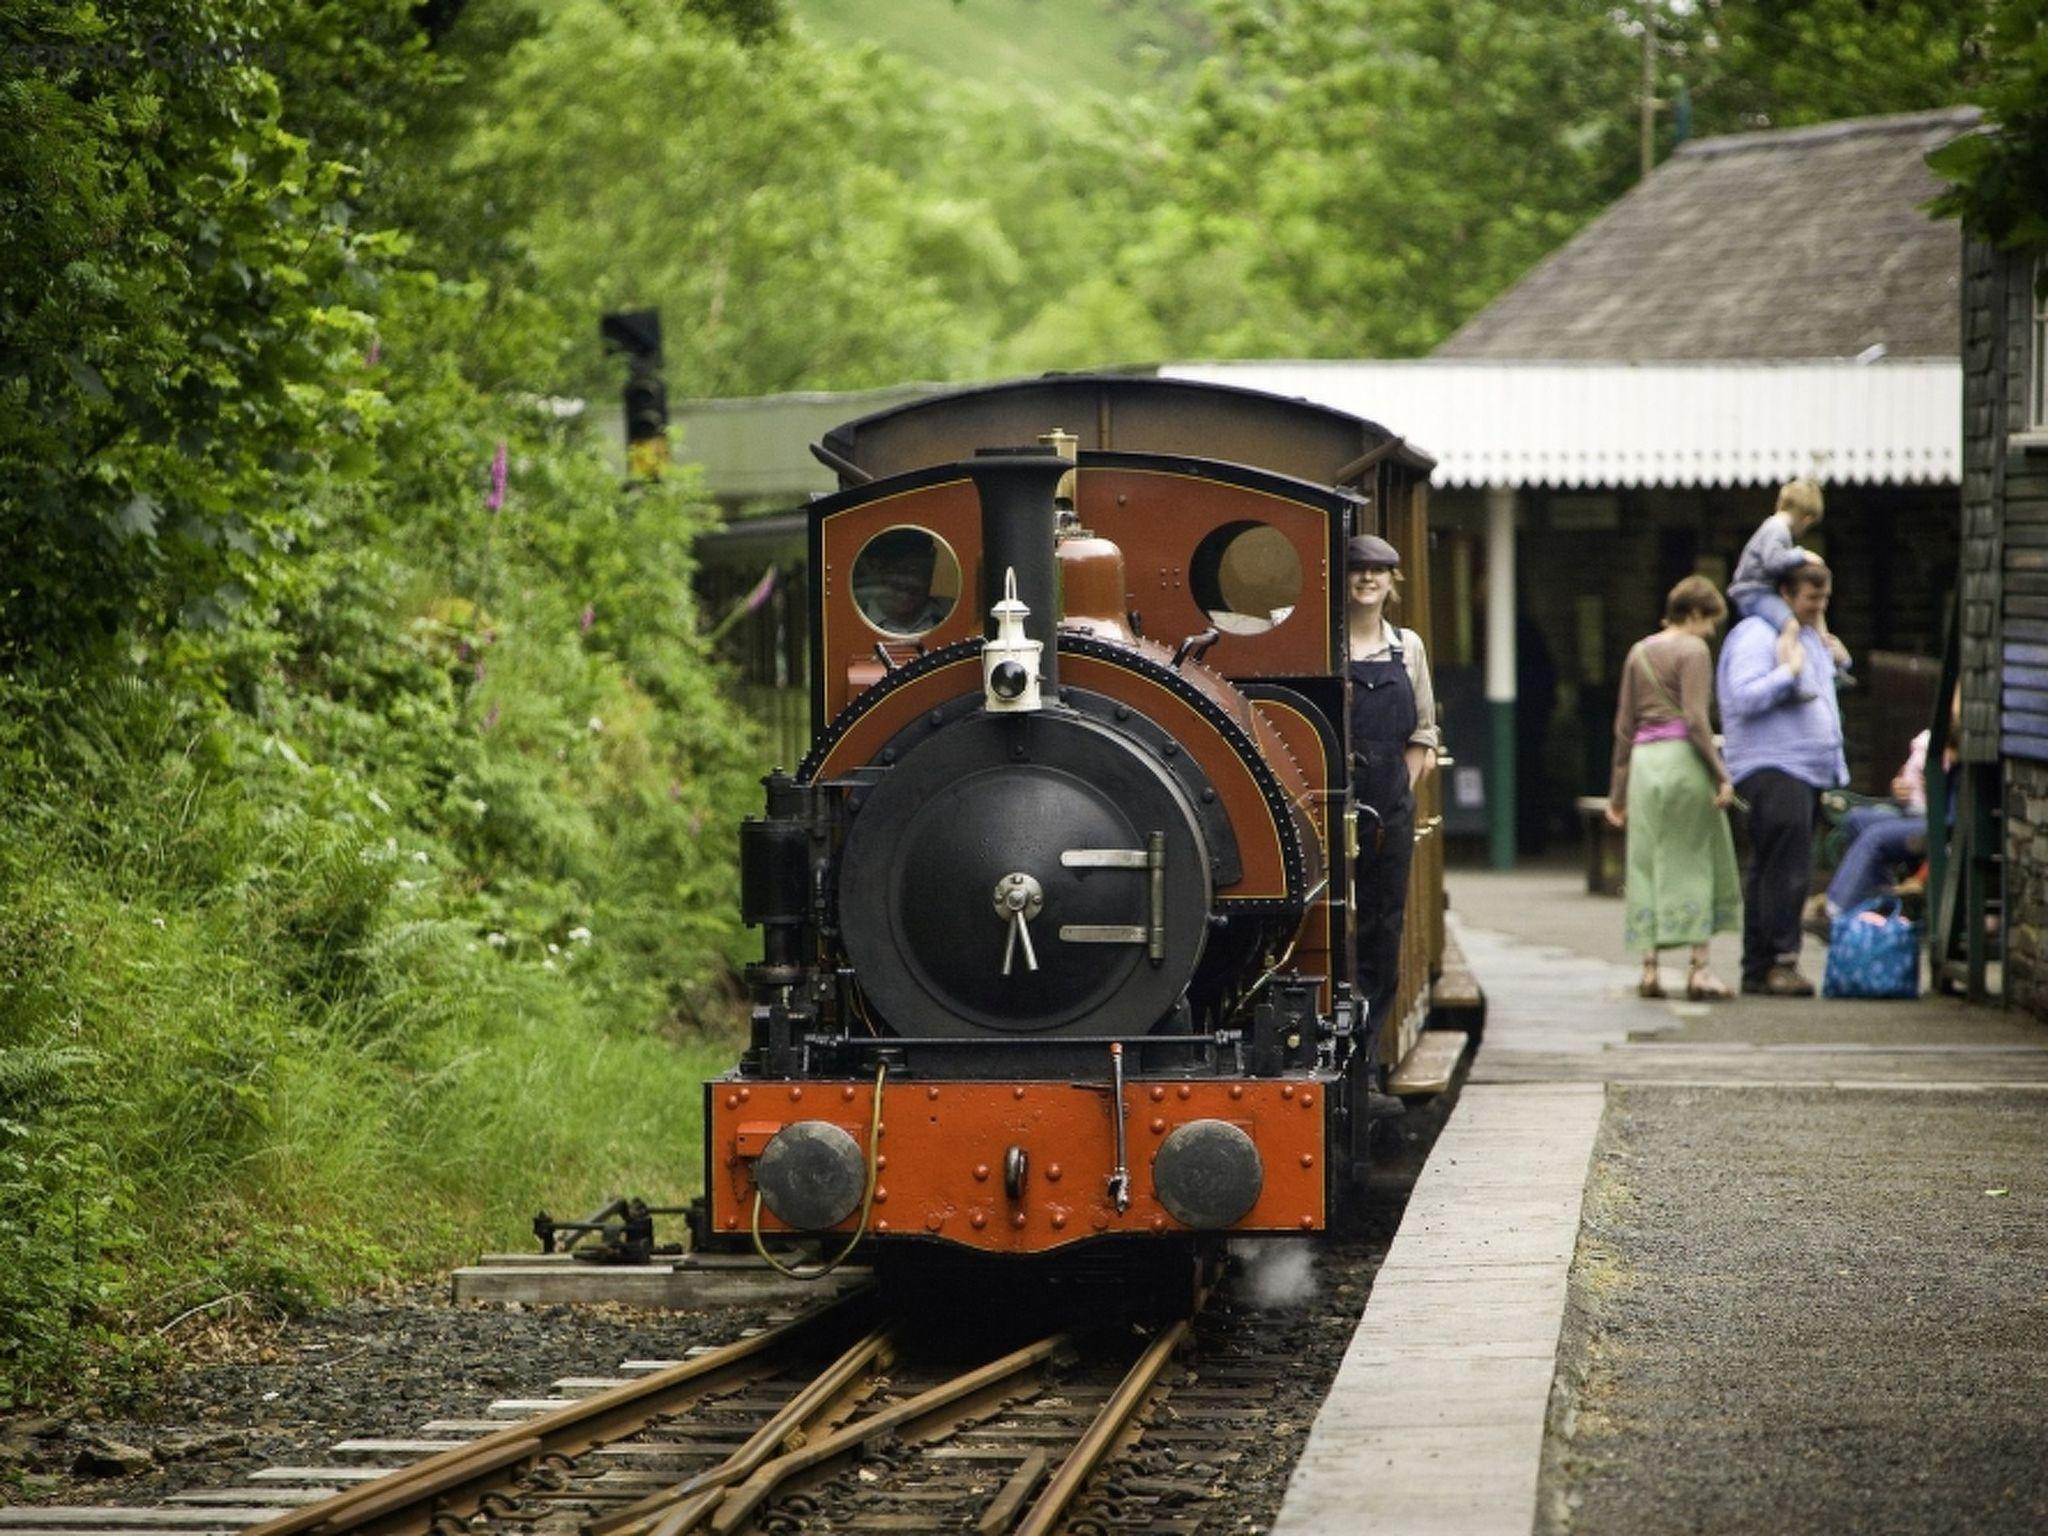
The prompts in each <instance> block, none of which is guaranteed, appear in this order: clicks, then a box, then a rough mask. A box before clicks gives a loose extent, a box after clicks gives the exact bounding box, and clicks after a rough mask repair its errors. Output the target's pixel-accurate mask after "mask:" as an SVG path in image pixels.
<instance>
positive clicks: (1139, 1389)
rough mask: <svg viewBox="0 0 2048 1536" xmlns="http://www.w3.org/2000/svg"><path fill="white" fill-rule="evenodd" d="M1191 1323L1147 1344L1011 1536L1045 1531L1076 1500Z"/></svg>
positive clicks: (1188, 1320)
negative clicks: (1075, 1497)
mask: <svg viewBox="0 0 2048 1536" xmlns="http://www.w3.org/2000/svg"><path fill="white" fill-rule="evenodd" d="M1193 1326H1194V1319H1193V1318H1191V1317H1184V1318H1182V1319H1181V1320H1180V1321H1179V1322H1177V1323H1174V1324H1173V1325H1171V1326H1170V1327H1168V1328H1165V1329H1162V1330H1161V1331H1160V1334H1159V1337H1158V1338H1156V1339H1154V1340H1153V1341H1152V1342H1151V1343H1150V1344H1148V1345H1147V1346H1146V1347H1145V1352H1144V1353H1143V1354H1142V1355H1140V1356H1139V1357H1138V1361H1137V1364H1135V1365H1133V1366H1132V1367H1131V1368H1130V1370H1129V1371H1128V1372H1127V1373H1125V1376H1124V1379H1123V1381H1122V1382H1120V1383H1119V1384H1118V1386H1117V1389H1116V1391H1115V1392H1114V1393H1112V1394H1111V1395H1110V1399H1109V1401H1108V1402H1107V1403H1105V1404H1103V1406H1102V1412H1100V1413H1099V1414H1097V1415H1096V1416H1095V1421H1094V1422H1093V1423H1092V1424H1090V1425H1089V1426H1088V1428H1087V1431H1086V1432H1085V1433H1084V1434H1083V1435H1082V1436H1081V1439H1080V1442H1079V1443H1078V1444H1077V1445H1075V1447H1074V1449H1073V1450H1072V1451H1070V1452H1068V1453H1067V1459H1066V1460H1065V1461H1063V1462H1061V1463H1060V1469H1059V1471H1057V1472H1055V1473H1054V1474H1053V1475H1052V1481H1051V1482H1049V1483H1047V1484H1046V1485H1045V1492H1043V1493H1041V1494H1040V1495H1039V1496H1038V1502H1037V1503H1036V1504H1033V1505H1032V1506H1031V1508H1030V1510H1029V1511H1028V1512H1027V1513H1026V1514H1025V1516H1024V1518H1023V1519H1022V1520H1020V1521H1019V1522H1018V1523H1017V1524H1016V1525H1015V1526H1013V1527H1010V1532H1011V1536H1047V1533H1049V1532H1050V1531H1051V1530H1052V1529H1053V1527H1054V1526H1055V1525H1056V1524H1058V1522H1059V1519H1060V1517H1061V1516H1062V1515H1064V1514H1065V1513H1066V1510H1067V1506H1068V1505H1069V1504H1071V1503H1072V1502H1073V1501H1074V1496H1075V1495H1076V1494H1078V1493H1079V1492H1080V1491H1081V1489H1082V1486H1083V1485H1084V1484H1086V1483H1087V1481H1088V1478H1089V1476H1090V1475H1091V1474H1092V1473H1093V1472H1094V1471H1095V1469H1096V1468H1097V1467H1098V1466H1100V1465H1101V1464H1102V1459H1103V1458H1104V1457H1105V1456H1107V1455H1108V1454H1109V1452H1110V1448H1111V1447H1112V1446H1114V1445H1115V1444H1116V1441H1117V1437H1118V1436H1119V1435H1121V1434H1122V1433H1123V1432H1124V1430H1125V1429H1126V1428H1128V1427H1129V1425H1130V1422H1131V1420H1132V1419H1133V1418H1135V1417H1136V1416H1137V1412H1138V1410H1139V1409H1140V1408H1142V1407H1143V1406H1144V1405H1145V1399H1146V1398H1147V1397H1149V1396H1150V1395H1151V1392H1152V1388H1153V1386H1154V1385H1155V1384H1157V1382H1158V1380H1159V1373H1160V1372H1161V1371H1163V1370H1165V1369H1166V1362H1167V1361H1168V1360H1170V1359H1172V1358H1173V1354H1174V1351H1175V1350H1177V1349H1179V1348H1180V1346H1181V1345H1182V1343H1184V1342H1185V1341H1186V1339H1187V1336H1188V1331H1189V1329H1191V1328H1192V1327H1193Z"/></svg>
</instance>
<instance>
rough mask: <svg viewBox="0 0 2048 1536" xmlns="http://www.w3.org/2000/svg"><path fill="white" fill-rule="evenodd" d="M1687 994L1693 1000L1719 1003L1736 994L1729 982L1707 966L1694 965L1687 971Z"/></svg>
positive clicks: (1689, 999) (1688, 998)
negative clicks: (1731, 990)
mask: <svg viewBox="0 0 2048 1536" xmlns="http://www.w3.org/2000/svg"><path fill="white" fill-rule="evenodd" d="M1685 995H1686V998H1687V1000H1688V1001H1691V1002H1695V1003H1717V1002H1720V1001H1721V1000H1722V999H1724V998H1729V997H1733V996H1734V995H1735V994H1734V993H1733V992H1730V991H1729V990H1728V983H1727V982H1725V981H1723V980H1722V979H1721V978H1720V977H1718V976H1716V975H1715V974H1714V973H1713V971H1712V970H1711V969H1709V968H1708V967H1707V966H1704V965H1694V966H1691V967H1689V968H1688V969H1687V971H1686V973H1685Z"/></svg>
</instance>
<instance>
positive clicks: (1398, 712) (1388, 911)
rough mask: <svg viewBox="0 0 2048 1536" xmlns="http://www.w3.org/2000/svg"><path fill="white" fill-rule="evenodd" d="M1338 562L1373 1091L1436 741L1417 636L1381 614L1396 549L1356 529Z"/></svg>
mask: <svg viewBox="0 0 2048 1536" xmlns="http://www.w3.org/2000/svg"><path fill="white" fill-rule="evenodd" d="M1344 566H1345V584H1346V587H1347V590H1348V596H1349V602H1348V603H1347V605H1346V617H1347V621H1348V622H1347V625H1346V630H1347V633H1348V635H1349V637H1350V652H1349V654H1350V667H1349V671H1350V675H1351V717H1350V737H1351V741H1350V747H1351V797H1352V804H1353V805H1354V807H1356V809H1357V812H1358V861H1357V863H1356V864H1355V865H1354V866H1353V868H1352V900H1353V902H1354V904H1355V905H1354V906H1353V909H1352V910H1353V913H1354V924H1355V929H1354V931H1355V934H1356V939H1357V950H1356V972H1355V976H1356V984H1357V989H1358V995H1359V997H1360V998H1361V999H1363V1000H1364V1001H1365V1003H1366V1005H1367V1015H1366V1034H1365V1050H1366V1060H1367V1061H1368V1062H1371V1063H1373V1067H1372V1083H1371V1087H1372V1090H1373V1092H1374V1094H1375V1096H1376V1097H1377V1095H1378V1094H1379V1092H1380V1091H1381V1089H1382V1086H1383V1085H1382V1080H1381V1079H1382V1069H1381V1068H1380V1066H1379V1064H1378V1060H1377V1055H1376V1052H1377V1050H1378V1045H1379V1038H1380V1032H1381V1031H1382V1030H1383V1029H1384V1028H1385V1027H1386V1024H1387V1016H1388V1014H1389V1013H1391V1012H1392V1010H1393V1007H1394V992H1395V987H1396V985H1397V983H1398V981H1399V973H1400V968H1401V921H1402V916H1403V913H1404V910H1405V908H1406V906H1407V901H1408V867H1409V864H1410V862H1411V861H1412V859H1413V856H1414V851H1415V786H1416V785H1417V784H1419V783H1420V782H1421V781H1422V776H1423V775H1424V774H1426V773H1430V772H1432V771H1434V769H1435V767H1436V755H1437V748H1438V747H1439V746H1440V745H1442V740H1443V738H1442V737H1441V735H1439V733H1438V731H1437V722H1436V694H1435V691H1434V690H1433V689H1432V688H1431V687H1430V681H1429V658H1428V657H1427V656H1426V655H1425V654H1424V653H1423V649H1422V637H1421V636H1420V635H1418V634H1416V633H1415V631H1414V630H1412V629H1402V628H1400V627H1399V626H1398V625H1396V624H1394V623H1392V622H1391V620H1390V619H1389V617H1388V612H1389V610H1390V609H1392V608H1394V607H1395V606H1396V605H1397V604H1398V602H1399V601H1400V581H1401V556H1400V553H1399V551H1397V550H1396V549H1395V548H1394V546H1393V545H1391V544H1389V543H1388V542H1387V541H1386V540H1385V539H1382V538H1379V537H1377V536H1375V535H1373V534H1369V533H1368V534H1361V535H1359V536H1358V537H1356V538H1354V539H1352V540H1351V541H1350V542H1349V543H1348V544H1347V545H1346V546H1345V553H1344ZM1374 1107H1375V1108H1383V1109H1392V1108H1393V1107H1395V1106H1392V1105H1389V1104H1384V1103H1381V1104H1376V1105H1375V1106H1374Z"/></svg>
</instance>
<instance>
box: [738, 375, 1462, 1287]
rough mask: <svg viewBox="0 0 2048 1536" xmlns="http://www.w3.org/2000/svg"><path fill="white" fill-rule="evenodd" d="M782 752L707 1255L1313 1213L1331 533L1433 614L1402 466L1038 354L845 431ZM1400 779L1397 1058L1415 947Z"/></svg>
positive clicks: (1321, 1070) (1325, 898)
mask: <svg viewBox="0 0 2048 1536" xmlns="http://www.w3.org/2000/svg"><path fill="white" fill-rule="evenodd" d="M814 452H816V453H817V455H818V457H819V458H820V459H821V460H823V461H824V462H825V463H826V464H827V465H829V466H830V467H831V468H832V469H833V470H834V471H835V473H836V474H837V475H838V477H839V480H840V487H841V488H840V489H839V490H838V491H837V492H836V493H833V494H830V495H826V496H823V497H820V498H818V499H817V500H815V501H814V502H813V503H812V504H811V507H810V509H809V523H810V557H811V569H812V591H813V594H814V598H813V602H814V610H815V611H814V613H813V615H812V618H813V624H812V723H813V729H814V733H815V734H814V743H813V746H812V749H811V751H810V753H809V755H808V756H807V758H806V759H805V761H804V762H803V763H802V764H801V765H800V766H799V768H798V769H797V771H796V772H795V774H793V775H780V774H778V775H776V776H773V777H771V779H770V780H769V782H768V814H767V815H766V816H765V817H763V818H761V819H759V820H755V821H750V822H749V823H748V824H747V826H746V828H745V829H744V832H743V837H742V883H743V892H742V902H743V907H744V910H745V916H746V917H747V919H748V921H749V922H750V923H755V924H758V925H760V926H761V927H762V928H763V930H764V959H763V961H762V963H761V964H759V965H757V966H754V967H751V968H750V970H749V983H750V986H751V988H752V991H753V994H754V998H755V1006H754V1010H753V1040H752V1044H751V1047H750V1049H749V1050H748V1052H747V1053H746V1056H745V1058H744V1059H743V1061H742V1063H741V1065H740V1066H739V1068H738V1069H737V1070H736V1071H734V1072H732V1073H730V1074H728V1075H727V1076H725V1077H723V1078H720V1079H718V1080H716V1081H714V1082H712V1083H710V1084H708V1085H707V1103H706V1116H705V1120H706V1142H707V1147H706V1154H707V1163H706V1167H707V1180H706V1189H707V1206H706V1210H705V1215H704V1219H703V1229H702V1230H701V1231H700V1234H699V1235H700V1240H702V1241H705V1242H708V1243H710V1244H712V1245H714V1246H715V1245H717V1244H719V1243H722V1242H723V1243H742V1242H747V1241H754V1242H759V1241H760V1240H761V1238H762V1235H763V1234H775V1233H782V1234H787V1233H790V1232H808V1233H813V1234H817V1233H825V1232H841V1233H847V1234H855V1233H858V1232H860V1231H862V1230H863V1229H865V1230H866V1231H867V1232H869V1233H871V1234H872V1235H873V1236H874V1237H875V1238H876V1239H877V1240H882V1241H894V1240H897V1239H905V1238H916V1239H923V1240H937V1241H938V1242H940V1243H942V1244H955V1245H959V1246H960V1247H963V1248H966V1249H973V1250H981V1251H986V1252H992V1253H1008V1254H1023V1253H1040V1252H1045V1251H1047V1250H1051V1249H1056V1248H1063V1247H1065V1246H1067V1245H1069V1244H1072V1243H1076V1242H1079V1241H1082V1240H1085V1239H1089V1238H1095V1237H1115V1236H1120V1235H1121V1236H1129V1237H1134V1238H1135V1237H1145V1238H1155V1239H1156V1238H1157V1237H1158V1236H1160V1235H1162V1234H1178V1235H1181V1236H1186V1235H1187V1234H1190V1233H1207V1234H1228V1233H1247V1232H1279V1231H1293V1232H1299V1231H1304V1230H1308V1231H1313V1230H1317V1229H1320V1228H1321V1227H1322V1226H1323V1225H1324V1224H1325V1223H1326V1221H1327V1219H1328V1216H1329V1211H1330V1205H1331V1202H1332V1200H1333V1198H1335V1196H1336V1195H1337V1194H1338V1193H1339V1192H1340V1189H1341V1186H1342V1184H1343V1183H1344V1181H1345V1180H1347V1179H1348V1178H1350V1177H1351V1176H1352V1175H1353V1174H1354V1173H1355V1172H1356V1171H1357V1170H1358V1168H1359V1167H1360V1166H1361V1165H1362V1161H1363V1147H1364V1140H1365V1138H1364V1134H1363V1125H1362V1118H1363V1117H1362V1114H1358V1113H1354V1105H1362V1103H1363V1097H1362V1091H1363V1073H1362V1071H1361V1067H1362V1065H1363V1064H1362V1062H1361V1061H1359V1060H1358V1059H1357V1056H1358V1055H1359V1053H1358V1052H1356V1051H1354V1049H1353V1046H1354V1042H1356V1041H1357V1040H1360V1039H1362V1037H1363V1036H1362V1029H1361V1028H1360V1025H1361V1023H1362V1021H1361V1020H1359V1019H1358V1017H1357V1004H1356V999H1355V998H1354V996H1353V993H1352V988H1351V985H1350V963H1349V959H1348V956H1349V953H1350V925H1349V911H1348V891H1347V881H1346V871H1347V868H1348V861H1347V858H1346V852H1347V839H1349V838H1351V837H1353V836H1355V827H1354V824H1353V818H1352V816H1351V814H1350V808H1349V791H1348V774H1347V772H1346V764H1347V763H1348V760H1349V759H1348V753H1347V748H1346V744H1345V741H1344V731H1345V721H1346V719H1347V715H1348V711H1347V707H1346V706H1347V696H1346V690H1347V688H1348V686H1349V685H1348V682H1347V678H1346V667H1345V637H1344V619H1345V613H1344V608H1345V587H1344V562H1343V547H1344V541H1345V540H1346V538H1348V537H1349V536H1350V535H1352V534H1354V533H1359V532H1374V533H1379V534H1381V535H1383V536H1384V537H1386V538H1389V539H1391V540H1392V541H1393V542H1394V543H1395V544H1396V545H1397V546H1398V547H1399V548H1400V549H1401V551H1402V555H1403V561H1404V568H1405V571H1406V575H1407V589H1406V596H1405V598H1404V604H1403V607H1402V609H1401V612H1400V614H1399V618H1400V621H1401V622H1403V623H1405V624H1407V625H1409V626H1410V627H1413V628H1415V629H1418V630H1420V631H1421V632H1422V633H1423V636H1424V639H1425V642H1427V641H1428V640H1429V639H1430V635H1429V623H1428V618H1429V604H1428V602H1427V594H1428V592H1429V548H1428V538H1427V525H1426V496H1427V485H1428V474H1429V470H1430V467H1431V462H1430V460H1428V459H1427V458H1426V457H1424V456H1423V455H1421V454H1419V453H1416V452H1415V451H1414V450H1412V449H1410V448H1408V447H1407V446H1406V445H1405V444H1404V443H1403V442H1402V440H1401V439H1400V438H1398V437H1396V436H1394V435H1393V434H1391V433H1389V432H1387V431H1386V430H1384V429H1383V428H1381V427H1379V426H1376V425H1374V424H1373V423H1371V422H1367V421H1363V420H1361V419H1359V418H1356V417H1352V416H1348V415H1345V414H1342V413H1340V412H1336V411H1332V410H1327V409H1324V408H1322V407H1318V406H1313V405H1309V404H1307V403H1305V402H1302V401H1298V400H1284V399H1280V398H1277V397H1274V396H1270V395H1265V394H1260V393H1257V392H1253V391H1247V390H1240V389H1232V388H1226V387H1221V386H1216V385H1208V384H1196V383H1185V382H1179V381H1171V380H1163V379H1155V378H1141V377H1120V376H1078V375H1076V376H1060V377H1051V378H1046V379H1041V380H1034V381H1029V382H1024V383H1017V384H1008V385H999V386H995V387H991V388H983V389H975V390H968V391H963V392H961V393H957V394H951V395H945V396H940V397H935V398H933V399H929V400H924V401H919V402H915V403H913V404H909V405H905V406H900V407H897V408H895V409H892V410H888V411H884V412H881V413H878V414H876V415H873V416H869V417H865V418H863V419H861V420H858V421H855V422H852V423H849V424H847V425H846V426H843V427H840V428H839V429H837V430H836V431H834V432H832V433H831V434H829V435H828V436H827V437H826V439H825V441H824V442H823V443H822V444H820V445H818V446H817V447H816V448H815V449H814ZM1437 793H1438V791H1437V789H1436V786H1435V783H1434V781H1431V782H1428V783H1426V784H1425V785H1424V787H1423V789H1422V792H1421V796H1420V803H1419V804H1418V806H1417V826H1418V832H1417V837H1418V842H1419V846H1418V848H1417V849H1416V859H1415V867H1414V874H1413V878H1412V883H1411V886H1410V889H1409V893H1408V921H1407V930H1406V933H1407V937H1406V948H1405V950H1404V954H1403V963H1402V977H1401V987H1400V993H1399V1001H1398V1004H1397V1007H1396V1011H1395V1012H1396V1017H1395V1021H1394V1023H1393V1025H1392V1026H1391V1027H1388V1028H1386V1029H1384V1030H1383V1031H1382V1034H1381V1050H1382V1053H1383V1056H1384V1059H1385V1063H1386V1064H1387V1065H1392V1064H1394V1063H1395V1062H1398V1061H1399V1059H1400V1058H1401V1056H1402V1055H1403V1054H1404V1053H1405V1052H1406V1051H1407V1049H1408V1048H1409V1047H1410V1046H1411V1045H1412V1044H1413V1042H1414V1039H1415V1036H1416V1033H1417V1031H1418V1030H1419V1029H1420V1027H1421V1024H1422V1018H1423V1014H1424V1011H1425V1009H1426V1006H1427V997H1428V990H1429V983H1430V980H1431V977H1432V975H1433V974H1434V973H1435V972H1436V971H1437V970H1438V969H1439V968H1440V963H1441V956H1442V946H1443V915H1442V908H1443V901H1442V891H1443V882H1442V871H1443V864H1442V851H1441V838H1440V836H1439V835H1438V829H1439V828H1440V826H1441V819H1440V817H1439V815H1438V814H1437V812H1438V802H1437Z"/></svg>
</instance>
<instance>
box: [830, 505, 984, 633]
mask: <svg viewBox="0 0 2048 1536" xmlns="http://www.w3.org/2000/svg"><path fill="white" fill-rule="evenodd" d="M959 601H960V562H959V560H958V559H957V558H955V556H954V554H953V551H952V549H951V547H950V546H948V545H947V543H946V541H945V540H944V539H942V538H940V537H939V536H938V535H937V534H935V533H933V532H932V531H931V530H930V529H928V528H907V527H903V528H884V529H883V530H882V531H881V532H880V533H878V534H876V535H875V536H874V537H873V538H872V539H869V540H868V541H867V543H865V544H863V545H862V546H861V551H860V553H859V554H858V555H856V556H854V560H853V603H854V606H855V607H856V608H858V609H860V616H861V617H862V618H864V619H866V620H867V621H868V623H870V624H872V625H873V626H874V627H875V628H876V629H878V630H880V631H881V632H882V633H883V634H885V635H893V636H896V637H898V638H900V639H905V640H910V639H915V638H916V637H917V636H919V635H922V634H925V633H927V632H928V631H930V630H931V629H933V628H935V627H936V626H937V625H939V624H942V623H944V622H945V620H946V617H947V615H948V614H950V613H952V611H953V607H954V604H956V603H958V602H959Z"/></svg>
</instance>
